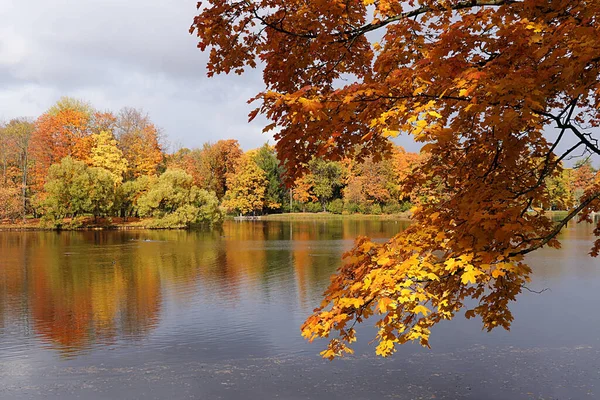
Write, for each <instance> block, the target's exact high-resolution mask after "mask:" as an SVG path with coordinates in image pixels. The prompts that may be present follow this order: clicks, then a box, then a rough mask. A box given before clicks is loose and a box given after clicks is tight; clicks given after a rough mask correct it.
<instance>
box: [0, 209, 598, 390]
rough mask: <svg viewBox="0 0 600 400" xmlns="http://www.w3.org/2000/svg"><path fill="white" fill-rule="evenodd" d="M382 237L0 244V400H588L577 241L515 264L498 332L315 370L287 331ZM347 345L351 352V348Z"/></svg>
mask: <svg viewBox="0 0 600 400" xmlns="http://www.w3.org/2000/svg"><path fill="white" fill-rule="evenodd" d="M404 227H405V223H402V222H396V221H373V220H346V221H315V222H304V221H303V222H242V223H236V222H227V223H226V224H225V225H224V226H223V229H222V230H219V231H211V232H206V231H190V232H186V231H164V232H160V231H131V232H126V231H123V232H121V231H119V232H63V233H54V232H23V233H21V232H18V233H17V232H3V233H0V399H13V398H14V399H29V398H31V399H37V398H56V399H70V398H84V399H88V398H89V399H115V398H119V399H120V398H123V399H137V398H140V399H141V398H144V399H145V398H156V399H162V398H170V399H179V398H182V399H183V398H194V399H195V398H203V399H204V398H206V399H211V398H224V399H237V398H242V399H244V398H251V399H254V398H256V399H264V398H267V399H268V398H286V399H287V398H290V399H308V398H314V399H332V398H340V399H376V398H401V399H415V398H424V399H428V398H447V399H455V398H472V399H488V398H489V399H512V398H516V399H521V398H523V399H580V398H581V399H596V398H600V312H599V311H598V310H599V308H600V263H599V260H596V259H592V258H590V257H588V256H587V252H588V251H589V248H590V246H591V242H592V241H593V237H592V235H591V230H592V228H591V226H589V225H573V226H570V227H569V229H567V230H566V231H565V233H564V234H563V236H562V241H563V248H562V249H560V250H551V249H544V250H542V251H539V252H537V253H535V254H533V255H531V257H529V259H528V260H529V262H530V264H531V265H532V266H533V268H534V272H535V279H534V281H533V282H532V284H531V288H532V289H536V290H540V289H544V288H549V289H550V290H548V291H546V292H544V293H542V294H533V293H529V292H526V293H523V294H522V295H521V296H520V299H519V302H518V303H516V304H514V305H513V306H512V309H513V311H514V315H515V322H514V324H513V328H512V331H511V332H505V331H495V332H492V333H491V334H488V333H483V332H482V331H481V324H480V322H479V321H477V320H465V319H464V318H462V317H458V318H457V319H456V320H455V321H451V322H446V323H443V324H441V325H440V326H439V327H438V329H437V330H435V331H434V334H433V336H432V339H431V344H432V346H433V349H432V350H424V349H421V348H420V347H418V346H413V345H407V346H404V347H402V348H401V349H400V351H398V353H396V355H395V356H394V357H392V358H391V359H386V360H381V359H378V358H376V357H374V346H372V345H370V344H369V343H368V342H369V341H370V339H371V338H372V337H373V331H372V328H370V327H369V326H365V327H362V328H361V329H360V330H359V334H361V336H359V343H358V346H357V354H356V355H355V356H353V357H351V358H348V359H345V360H339V361H335V362H333V363H330V362H327V361H322V360H320V358H319V357H318V352H319V351H320V350H321V349H322V347H323V344H322V343H318V344H308V343H306V342H305V341H304V340H303V339H302V338H301V337H300V334H299V326H300V325H301V323H302V321H303V320H304V318H305V317H306V316H307V315H309V314H310V312H311V310H312V308H314V307H315V306H316V305H317V304H318V303H319V300H320V295H321V293H322V291H323V289H324V288H325V287H326V285H327V283H328V281H329V276H330V275H331V274H332V273H333V272H334V271H335V269H336V268H337V267H338V266H339V264H340V257H341V255H342V253H343V252H344V251H345V250H347V249H349V248H350V247H351V246H352V243H353V239H354V238H355V237H356V236H357V235H368V236H371V237H374V238H378V239H382V240H383V239H385V238H388V237H391V236H393V235H394V234H395V233H397V232H398V231H400V230H401V229H403V228H404ZM361 339H362V340H361Z"/></svg>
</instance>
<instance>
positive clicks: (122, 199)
mask: <svg viewBox="0 0 600 400" xmlns="http://www.w3.org/2000/svg"><path fill="white" fill-rule="evenodd" d="M156 179H157V178H156V177H153V176H147V175H142V176H140V177H139V178H137V179H134V180H132V181H127V182H125V183H123V184H122V185H120V186H118V187H117V189H116V194H115V195H116V200H115V202H116V204H117V209H118V210H119V213H120V215H121V217H123V218H127V217H130V216H132V215H134V214H135V213H137V208H138V200H139V198H140V197H141V196H142V195H143V194H145V193H146V192H148V190H149V189H150V187H151V186H153V185H154V184H155V182H156Z"/></svg>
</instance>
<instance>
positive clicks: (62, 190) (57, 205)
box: [42, 157, 114, 224]
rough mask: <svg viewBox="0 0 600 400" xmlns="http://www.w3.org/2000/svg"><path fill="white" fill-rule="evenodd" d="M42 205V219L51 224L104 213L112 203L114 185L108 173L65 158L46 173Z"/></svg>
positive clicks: (109, 208)
mask: <svg viewBox="0 0 600 400" xmlns="http://www.w3.org/2000/svg"><path fill="white" fill-rule="evenodd" d="M44 189H45V199H44V200H43V202H42V206H43V208H44V218H45V219H46V220H48V221H51V222H53V223H55V224H57V223H60V222H59V221H60V220H62V219H63V218H65V217H76V216H78V215H81V214H85V213H92V214H93V215H94V217H97V216H99V215H103V214H107V213H108V212H109V211H110V210H111V208H112V207H113V204H114V183H113V181H112V176H111V174H110V172H109V171H107V170H105V169H103V168H95V167H88V166H87V164H86V163H85V162H83V161H79V160H74V159H73V158H71V157H65V158H63V159H62V160H61V162H60V163H59V164H53V165H52V166H51V167H50V169H49V170H48V181H47V182H46V184H45V185H44Z"/></svg>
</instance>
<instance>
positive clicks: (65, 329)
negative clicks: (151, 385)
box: [0, 221, 395, 355]
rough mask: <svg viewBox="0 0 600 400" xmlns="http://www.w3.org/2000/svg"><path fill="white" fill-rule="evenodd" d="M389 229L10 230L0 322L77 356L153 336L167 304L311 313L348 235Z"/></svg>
mask: <svg viewBox="0 0 600 400" xmlns="http://www.w3.org/2000/svg"><path fill="white" fill-rule="evenodd" d="M378 223H379V222H378ZM385 226H390V225H389V224H388V225H385V224H383V225H382V226H373V225H372V223H371V222H368V223H367V224H366V225H364V223H358V222H353V221H315V222H313V221H294V222H268V223H267V222H264V221H255V222H243V223H235V222H229V221H228V222H226V223H225V225H224V226H223V228H222V230H221V231H200V230H198V231H127V232H122V231H119V232H63V233H60V234H57V233H54V232H22V233H18V232H3V233H2V234H1V235H0V254H1V255H2V257H0V326H2V325H6V322H10V323H11V324H21V325H22V326H23V327H25V328H26V329H32V330H33V331H34V332H35V333H36V334H37V335H38V336H39V337H40V338H41V339H42V340H43V341H44V342H45V343H46V344H47V345H48V346H49V347H51V348H54V349H57V350H58V351H59V352H60V353H61V354H63V355H77V354H79V353H81V352H82V351H85V350H87V349H91V348H93V347H94V346H96V345H99V344H103V345H104V344H110V343H115V342H116V341H117V340H139V339H141V338H144V337H146V336H147V335H148V334H149V333H150V332H151V331H152V329H153V328H154V327H155V326H157V325H158V324H159V322H160V319H161V313H162V312H163V309H164V308H163V302H166V301H169V302H176V303H178V304H180V305H182V306H183V307H187V306H188V305H189V304H192V302H193V301H197V300H200V301H202V302H205V303H206V304H211V305H214V306H215V307H220V308H228V307H238V306H239V305H240V303H243V304H245V305H247V306H251V305H252V304H254V303H256V302H259V303H268V302H272V301H277V302H280V303H283V304H287V305H289V306H290V308H291V309H295V308H296V303H300V306H301V307H302V309H309V308H312V307H313V306H314V305H315V304H316V303H317V302H318V299H319V296H320V295H321V293H322V291H323V289H324V286H325V285H326V284H327V282H328V281H329V279H328V278H329V276H330V275H331V274H332V273H333V272H334V270H335V268H336V267H337V266H338V265H339V263H340V258H339V257H340V255H341V253H342V252H343V247H344V246H346V242H347V240H345V238H346V237H351V238H354V237H355V236H356V234H357V232H359V231H362V230H370V229H374V231H375V234H376V235H384V234H385V235H387V234H388V232H387V231H386V229H388V228H385ZM384 228H385V229H384ZM390 229H395V225H391V228H390ZM388 230H389V229H388ZM332 246H339V248H337V247H332ZM200 318H201V316H200Z"/></svg>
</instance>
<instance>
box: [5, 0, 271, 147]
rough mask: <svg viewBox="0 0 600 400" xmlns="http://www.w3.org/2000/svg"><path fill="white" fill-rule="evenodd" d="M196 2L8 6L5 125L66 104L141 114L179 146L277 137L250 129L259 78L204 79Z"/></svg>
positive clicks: (40, 0)
mask: <svg viewBox="0 0 600 400" xmlns="http://www.w3.org/2000/svg"><path fill="white" fill-rule="evenodd" d="M195 13H196V1H194V0H170V1H167V0H143V1H142V0H0V21H2V23H1V24H0V88H1V89H0V119H3V120H8V119H10V118H14V117H18V116H32V117H37V116H39V115H40V114H42V113H43V112H44V111H45V110H47V109H48V108H49V107H50V106H51V105H52V104H53V103H54V102H56V100H58V99H59V98H60V97H61V96H72V97H76V98H80V99H83V100H87V101H89V102H91V103H92V105H93V106H94V107H96V108H97V109H100V110H112V111H118V110H119V109H120V108H121V107H124V106H129V107H135V108H142V109H143V110H144V111H146V112H147V113H148V114H149V115H150V117H151V119H152V120H153V121H154V123H155V124H156V125H158V126H159V127H161V128H163V129H164V131H165V133H166V135H167V138H168V141H169V142H170V143H171V144H172V145H173V147H177V146H178V145H179V146H184V147H196V146H199V145H201V144H202V143H204V142H206V141H216V140H219V139H223V138H235V139H237V140H239V141H240V143H241V144H242V146H243V147H244V148H245V149H250V148H253V147H257V146H260V145H261V144H262V143H264V142H265V141H267V140H270V141H271V143H272V142H273V141H272V139H271V138H270V136H267V135H264V134H262V133H261V130H262V127H263V126H264V125H265V122H264V120H260V121H256V122H254V123H252V124H248V123H247V120H248V118H247V115H248V113H249V111H250V110H251V109H252V106H251V105H248V104H247V103H246V102H247V100H248V99H249V98H251V97H253V96H254V95H255V94H256V93H257V92H259V91H260V90H261V87H262V82H261V74H260V71H253V72H251V73H249V74H245V75H244V76H241V77H240V76H237V75H231V76H218V77H215V78H211V79H208V78H207V77H206V70H205V66H206V55H205V54H203V53H201V52H200V50H198V49H197V48H196V40H195V38H194V37H193V36H191V35H190V34H189V33H188V29H189V26H190V25H191V23H192V20H193V17H194V15H195Z"/></svg>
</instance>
